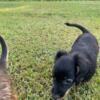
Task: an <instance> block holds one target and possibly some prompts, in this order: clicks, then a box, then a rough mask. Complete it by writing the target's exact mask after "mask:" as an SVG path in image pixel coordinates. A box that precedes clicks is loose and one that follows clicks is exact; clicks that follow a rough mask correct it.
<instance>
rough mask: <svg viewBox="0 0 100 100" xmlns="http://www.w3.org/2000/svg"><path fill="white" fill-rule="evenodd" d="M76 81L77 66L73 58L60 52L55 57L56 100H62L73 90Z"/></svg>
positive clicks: (54, 87)
mask: <svg viewBox="0 0 100 100" xmlns="http://www.w3.org/2000/svg"><path fill="white" fill-rule="evenodd" d="M74 79H75V64H74V60H73V58H72V57H71V56H69V55H68V54H67V53H66V52H65V51H59V52H57V54H56V57H55V64H54V68H53V87H52V96H53V98H54V99H55V100H61V99H60V98H62V97H63V96H64V95H65V93H66V92H68V90H69V89H70V88H71V86H72V85H73V82H74Z"/></svg>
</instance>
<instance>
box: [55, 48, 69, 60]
mask: <svg viewBox="0 0 100 100" xmlns="http://www.w3.org/2000/svg"><path fill="white" fill-rule="evenodd" d="M63 55H67V52H66V51H62V50H60V51H58V52H57V54H56V56H55V61H57V60H58V59H59V58H60V57H61V56H63Z"/></svg>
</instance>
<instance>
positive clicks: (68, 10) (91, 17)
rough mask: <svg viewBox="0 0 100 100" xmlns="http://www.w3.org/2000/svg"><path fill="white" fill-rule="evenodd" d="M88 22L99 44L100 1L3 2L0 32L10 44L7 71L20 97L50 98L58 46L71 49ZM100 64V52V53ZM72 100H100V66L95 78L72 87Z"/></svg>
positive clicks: (99, 60)
mask: <svg viewBox="0 0 100 100" xmlns="http://www.w3.org/2000/svg"><path fill="white" fill-rule="evenodd" d="M65 22H75V23H80V24H82V25H84V26H86V27H87V28H88V29H90V30H91V32H92V33H93V34H94V35H95V36H96V38H97V39H98V42H99V44H100V2H99V1H95V2H88V1H87V2H86V1H85V2H84V1H78V2H74V1H71V2H70V1H67V2H0V34H1V35H3V36H4V38H5V39H6V41H7V43H8V47H9V60H8V63H9V67H8V72H9V74H10V75H11V77H12V83H13V87H14V88H15V89H16V91H17V94H18V97H19V100H51V99H50V98H51V92H50V91H51V86H52V77H51V75H52V68H53V67H52V66H53V62H54V56H55V54H56V52H57V51H58V50H59V49H65V50H66V51H70V49H71V46H72V44H73V43H74V41H75V39H76V38H77V37H78V36H79V35H80V34H81V32H80V31H79V30H77V29H75V28H69V27H66V26H65V25H64V23H65ZM97 63H98V67H99V66H100V55H99V56H98V61H97ZM68 97H69V100H100V68H98V69H97V72H96V74H95V76H94V77H93V78H92V80H91V81H90V82H88V83H86V84H84V85H82V84H81V85H80V86H79V87H77V89H76V87H73V88H72V90H71V91H70V92H69V94H68Z"/></svg>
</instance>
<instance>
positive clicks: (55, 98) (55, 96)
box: [53, 95, 62, 100]
mask: <svg viewBox="0 0 100 100" xmlns="http://www.w3.org/2000/svg"><path fill="white" fill-rule="evenodd" d="M53 99H54V100H62V99H61V98H60V96H59V95H54V96H53Z"/></svg>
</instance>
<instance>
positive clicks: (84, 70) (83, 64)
mask: <svg viewBox="0 0 100 100" xmlns="http://www.w3.org/2000/svg"><path fill="white" fill-rule="evenodd" d="M74 60H75V68H76V78H75V82H76V85H78V84H79V83H80V82H82V81H83V80H84V79H85V77H86V76H87V74H88V72H89V69H90V66H91V63H90V61H89V60H88V59H87V58H86V57H84V56H83V55H76V56H75V59H74Z"/></svg>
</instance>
